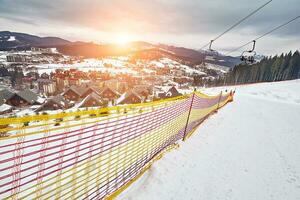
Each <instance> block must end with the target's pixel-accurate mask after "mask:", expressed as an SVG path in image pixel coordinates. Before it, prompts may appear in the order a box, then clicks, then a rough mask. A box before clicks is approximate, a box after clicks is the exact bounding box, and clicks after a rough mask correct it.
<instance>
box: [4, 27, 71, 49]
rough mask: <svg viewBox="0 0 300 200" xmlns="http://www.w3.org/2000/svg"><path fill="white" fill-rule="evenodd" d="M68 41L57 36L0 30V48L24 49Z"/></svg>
mask: <svg viewBox="0 0 300 200" xmlns="http://www.w3.org/2000/svg"><path fill="white" fill-rule="evenodd" d="M69 43H70V42H69V41H67V40H64V39H61V38H58V37H38V36H35V35H30V34H25V33H17V32H10V31H2V32H0V50H8V49H15V48H16V49H24V48H27V47H31V46H40V47H42V46H45V47H46V46H53V47H54V46H59V45H66V44H69Z"/></svg>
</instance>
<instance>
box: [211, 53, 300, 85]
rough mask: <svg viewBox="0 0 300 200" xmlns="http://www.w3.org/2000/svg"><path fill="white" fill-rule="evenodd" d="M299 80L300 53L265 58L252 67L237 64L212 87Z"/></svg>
mask: <svg viewBox="0 0 300 200" xmlns="http://www.w3.org/2000/svg"><path fill="white" fill-rule="evenodd" d="M298 78H300V53H299V51H295V52H294V53H292V52H291V51H290V52H289V53H287V54H281V55H280V56H278V55H276V56H273V57H265V58H263V59H262V60H261V61H260V62H258V63H255V64H253V65H248V64H239V65H237V66H235V67H234V68H233V69H232V70H230V72H229V73H227V74H226V75H225V76H223V77H219V78H218V79H216V80H215V81H214V84H213V85H232V84H244V83H257V82H272V81H283V80H292V79H298Z"/></svg>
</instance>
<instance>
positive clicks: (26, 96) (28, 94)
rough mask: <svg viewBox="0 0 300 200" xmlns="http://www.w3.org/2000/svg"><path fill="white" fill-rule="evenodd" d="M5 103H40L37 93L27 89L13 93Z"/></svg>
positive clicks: (22, 104)
mask: <svg viewBox="0 0 300 200" xmlns="http://www.w3.org/2000/svg"><path fill="white" fill-rule="evenodd" d="M6 103H7V104H9V105H12V106H15V107H23V106H29V105H40V104H42V102H41V101H40V98H39V97H38V95H37V94H35V93H34V92H32V91H31V90H28V89H26V90H23V91H20V92H18V93H15V94H14V95H13V96H11V97H10V98H9V99H8V100H7V101H6Z"/></svg>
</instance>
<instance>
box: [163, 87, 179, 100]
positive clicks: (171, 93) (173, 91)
mask: <svg viewBox="0 0 300 200" xmlns="http://www.w3.org/2000/svg"><path fill="white" fill-rule="evenodd" d="M181 95H182V94H181V93H179V92H178V90H177V89H176V88H175V87H174V86H173V87H171V88H170V89H169V90H168V92H167V93H166V97H178V96H181Z"/></svg>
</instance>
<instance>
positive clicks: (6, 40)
mask: <svg viewBox="0 0 300 200" xmlns="http://www.w3.org/2000/svg"><path fill="white" fill-rule="evenodd" d="M30 47H56V48H57V49H58V51H59V52H61V53H63V54H66V55H71V56H83V57H86V58H91V57H104V56H122V55H129V54H131V55H132V54H133V55H134V56H136V57H138V55H140V56H142V57H146V58H154V57H163V56H165V57H168V58H171V59H175V60H177V61H178V62H181V63H183V64H187V65H198V64H200V63H203V62H206V63H211V64H214V65H217V66H224V67H229V68H232V67H234V66H235V65H236V64H239V63H240V60H239V58H237V57H231V56H224V55H221V54H218V55H216V56H213V59H211V58H210V55H209V53H208V52H205V51H197V50H194V49H189V48H184V47H176V46H171V45H165V44H151V43H148V42H143V41H136V42H130V43H129V44H127V45H125V46H120V45H116V44H95V43H92V42H81V41H78V42H70V41H68V40H65V39H62V38H58V37H39V36H35V35H30V34H25V33H17V32H10V31H2V32H0V50H11V49H16V50H23V49H29V48H30Z"/></svg>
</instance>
